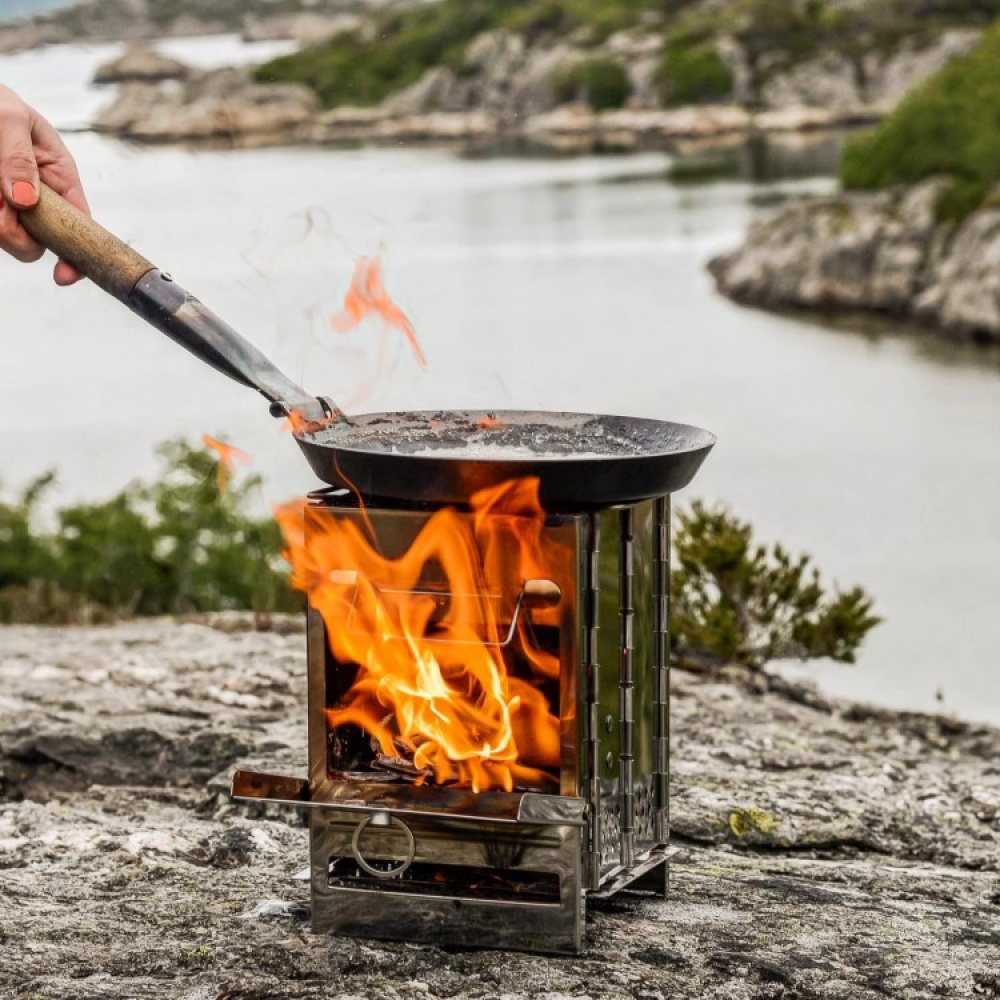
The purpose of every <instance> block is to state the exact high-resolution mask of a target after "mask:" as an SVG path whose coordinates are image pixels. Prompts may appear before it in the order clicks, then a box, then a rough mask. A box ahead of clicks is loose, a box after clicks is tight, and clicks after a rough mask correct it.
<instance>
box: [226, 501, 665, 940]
mask: <svg viewBox="0 0 1000 1000" xmlns="http://www.w3.org/2000/svg"><path fill="white" fill-rule="evenodd" d="M366 516H367V518H369V519H370V523H371V525H372V527H373V528H374V530H375V533H376V535H377V537H378V539H379V542H380V545H381V547H382V549H383V552H384V553H385V554H386V555H387V556H389V557H391V558H396V557H398V556H399V555H401V554H402V553H403V552H404V551H405V550H406V549H407V548H408V547H409V545H410V544H411V543H412V542H413V540H414V538H416V536H417V535H418V533H419V532H420V530H421V528H422V527H423V525H424V524H425V523H426V521H427V519H428V518H429V517H430V516H431V511H429V510H428V509H427V508H426V507H409V508H408V507H406V506H402V505H399V504H385V505H377V506H374V507H371V508H369V509H368V510H367V511H366V512H362V511H361V510H360V508H359V506H358V504H357V503H356V501H355V500H354V498H353V496H352V495H351V494H350V493H348V492H347V491H343V490H341V491H335V490H328V491H324V492H321V493H316V494H313V496H312V497H311V502H310V506H309V509H308V511H307V514H306V530H307V533H308V532H309V530H310V528H309V525H310V524H311V525H312V526H313V529H314V530H316V529H318V528H319V527H320V526H321V525H322V523H323V520H324V519H326V518H339V519H344V518H346V519H351V520H355V521H358V522H360V519H362V518H364V517H366ZM544 533H545V536H546V538H547V540H549V541H551V542H553V543H554V544H557V545H560V546H563V547H565V548H567V549H568V550H569V551H570V552H571V554H572V558H571V559H569V560H567V565H568V567H569V568H568V570H565V571H564V572H565V573H566V576H567V577H568V578H567V579H560V580H552V579H539V580H525V581H524V583H523V586H522V588H521V591H520V593H519V594H518V595H517V596H516V598H515V599H513V600H512V601H510V602H508V603H509V607H507V608H501V609H500V610H499V612H498V614H499V616H500V617H501V619H502V620H503V622H504V626H505V627H504V630H503V634H502V636H501V639H500V641H499V643H498V645H500V646H502V647H504V648H503V649H502V650H500V651H498V653H499V654H500V655H503V656H504V659H505V660H506V661H507V663H508V664H509V665H510V669H511V671H512V674H517V673H518V672H519V671H520V672H522V673H523V672H524V671H525V669H526V668H525V667H524V665H523V662H522V660H523V657H521V656H520V652H519V651H518V649H517V648H516V647H517V643H518V636H519V635H521V634H525V632H524V630H525V629H528V630H530V633H531V635H532V637H533V641H536V642H539V643H541V644H542V645H544V646H546V648H547V649H548V650H549V651H550V652H553V653H555V654H556V655H557V656H558V664H559V668H558V678H554V679H549V680H547V681H545V682H544V683H542V684H541V687H542V688H543V691H544V694H545V696H546V699H547V701H548V704H549V705H550V706H551V707H552V709H553V711H554V712H556V713H557V714H558V720H559V754H558V765H557V766H556V767H554V768H549V773H548V774H547V775H545V776H544V777H545V780H544V781H542V782H541V783H540V784H539V787H527V788H521V787H515V788H514V790H513V791H510V792H506V791H502V790H497V789H491V790H488V791H483V792H479V793H476V792H473V791H472V790H471V789H469V788H467V787H466V788H462V787H453V786H444V787H442V786H437V785H435V784H434V783H433V782H432V781H430V780H427V776H426V775H425V774H420V773H418V770H417V769H416V768H415V767H414V766H413V765H412V763H410V762H408V761H406V760H404V759H391V758H387V757H386V755H385V754H383V753H380V752H379V747H378V745H377V743H376V741H375V740H373V739H372V738H371V737H370V735H369V734H368V733H365V732H364V731H363V730H362V729H361V728H360V727H358V726H355V725H350V724H348V725H331V723H330V719H329V713H328V710H330V709H331V708H335V707H336V706H337V705H338V704H339V703H340V700H341V699H342V697H343V695H344V693H345V692H346V691H347V690H348V689H349V688H350V686H351V685H352V684H353V682H354V679H355V677H356V675H357V671H358V666H357V664H349V663H341V662H338V660H337V659H336V657H335V655H334V654H333V652H332V651H331V645H330V643H329V641H328V635H327V626H326V625H325V624H324V621H323V618H322V617H321V616H320V615H319V614H318V613H317V612H316V611H315V610H313V609H310V610H309V611H308V670H309V779H308V781H303V780H299V779H294V778H286V777H278V776H273V775H266V774H256V773H251V772H238V773H237V774H236V775H235V777H234V780H233V796H234V798H236V799H240V800H244V801H261V800H267V801H274V802H287V803H294V804H295V805H298V806H306V807H308V808H309V809H310V834H311V860H312V864H311V870H312V875H311V879H312V925H313V928H314V930H316V931H333V932H336V933H340V934H347V935H352V936H359V937H370V938H384V939H397V940H410V941H426V942H433V943H439V944H454V945H469V946H477V947H488V948H514V949H520V950H527V951H540V952H555V953H559V952H562V953H570V954H575V953H579V952H580V951H581V950H582V947H583V926H584V909H585V905H586V899H587V898H588V897H590V898H601V897H607V896H610V895H613V894H614V893H617V892H619V891H621V890H624V889H628V890H638V891H643V892H648V893H654V894H656V895H660V896H663V895H665V893H666V889H667V878H668V856H669V851H668V842H669V834H670V820H669V795H668V791H669V773H670V751H669V745H670V744H669V735H670V723H669V699H670V685H669V658H668V617H669V597H668V594H669V587H668V584H669V578H670V567H669V559H670V497H669V496H664V497H660V498H657V499H654V500H650V501H646V502H643V503H639V504H635V505H631V506H626V507H621V508H615V509H604V510H598V511H583V512H561V513H557V514H550V515H548V516H547V517H546V520H545V525H544ZM343 572H344V573H345V574H347V577H345V579H349V574H350V573H351V572H352V568H351V567H344V570H343ZM421 590H422V596H425V597H426V596H427V595H431V596H433V597H434V598H435V599H437V600H438V601H440V602H441V603H442V604H445V603H447V601H448V595H447V594H446V593H442V592H441V590H440V581H435V580H424V581H422V582H421ZM491 599H494V600H496V599H497V598H496V595H493V596H492V597H491ZM344 627H347V628H350V627H352V624H351V622H350V620H349V619H348V620H346V621H345V623H344Z"/></svg>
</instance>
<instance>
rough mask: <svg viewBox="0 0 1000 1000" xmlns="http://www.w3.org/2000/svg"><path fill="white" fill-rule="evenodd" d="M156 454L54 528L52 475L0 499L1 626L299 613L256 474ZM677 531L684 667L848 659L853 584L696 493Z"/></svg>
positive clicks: (678, 639)
mask: <svg viewBox="0 0 1000 1000" xmlns="http://www.w3.org/2000/svg"><path fill="white" fill-rule="evenodd" d="M160 455H161V457H162V459H163V473H162V475H161V476H160V477H159V478H158V479H157V480H156V481H155V482H154V483H153V484H152V485H143V484H139V483H136V484H133V485H131V486H129V487H128V488H126V489H125V490H123V491H122V492H121V493H119V494H118V495H117V496H115V497H112V498H111V499H110V500H108V501H107V502H105V503H97V504H78V505H75V506H73V507H69V508H67V509H65V510H62V511H60V512H59V513H58V515H57V525H58V527H57V530H56V531H54V532H46V531H43V530H40V528H39V526H38V522H39V520H40V518H39V511H38V507H39V503H40V501H41V499H42V498H43V497H44V494H45V491H46V490H47V489H48V488H49V487H50V486H51V484H52V482H53V477H52V476H51V475H47V476H44V477H42V478H41V479H39V480H37V481H36V482H35V483H33V484H31V486H29V487H28V489H27V490H26V491H25V492H24V493H23V494H22V496H21V497H19V498H18V500H17V501H16V502H15V503H13V504H0V623H10V622H41V623H47V624H55V623H67V622H69V623H73V622H95V621H110V620H113V619H115V618H120V617H130V616H133V615H161V614H176V613H188V612H205V611H217V610H226V609H252V610H257V611H294V610H297V609H298V608H300V606H301V605H300V597H299V595H297V594H295V593H293V592H292V591H291V590H290V589H289V587H288V568H287V566H286V565H285V563H284V562H283V560H282V559H281V557H280V553H281V550H282V539H281V532H280V529H279V528H278V525H277V523H276V522H275V521H274V520H273V519H271V518H270V517H267V518H263V519H257V518H255V517H253V516H251V515H250V514H248V513H247V512H246V507H247V505H248V502H249V500H250V497H251V494H252V492H253V491H254V490H255V489H257V488H258V486H259V482H258V480H257V479H256V477H253V476H250V477H246V478H245V479H244V480H243V481H242V482H240V483H239V484H235V485H234V484H231V485H230V486H229V487H228V488H227V489H226V490H225V491H223V492H220V490H219V485H218V478H217V477H218V461H217V459H216V457H215V456H214V454H212V453H209V452H207V451H202V450H198V449H194V448H191V447H189V446H188V445H186V444H184V443H183V442H178V441H174V442H171V443H169V444H167V445H165V446H163V447H162V448H161V449H160ZM678 528H679V530H678V531H677V532H676V535H675V539H674V551H675V554H676V558H675V564H674V572H673V577H672V588H673V597H674V599H673V606H674V613H673V621H672V626H671V637H672V645H673V653H674V657H675V659H676V660H678V661H679V662H680V663H682V664H684V665H688V666H701V667H704V666H712V665H721V664H725V663H732V662H737V663H743V664H746V665H748V666H751V667H759V666H761V665H762V664H763V663H765V662H767V661H768V660H770V659H774V658H776V657H789V656H797V657H802V658H810V657H820V656H828V657H831V658H833V659H835V660H840V661H843V662H853V659H854V654H855V652H856V650H857V648H858V646H859V645H860V643H861V641H862V640H863V638H864V637H865V635H867V633H868V632H869V631H870V630H871V629H872V628H873V627H874V626H875V625H876V623H877V622H878V619H877V618H876V617H875V616H874V615H873V614H872V601H871V599H870V598H869V597H868V596H867V595H866V594H865V593H864V591H862V590H861V589H860V588H857V587H856V588H854V589H852V590H849V591H847V592H846V593H838V594H835V595H833V596H832V597H831V596H827V594H826V593H825V592H824V589H823V587H822V586H821V584H820V581H819V575H818V573H817V572H816V571H815V570H814V569H812V568H811V566H810V560H809V558H808V557H807V556H801V557H799V558H797V559H793V558H792V557H790V556H789V555H788V554H787V553H786V552H785V550H784V549H783V548H781V546H777V545H776V546H774V547H772V548H771V549H767V548H766V547H764V546H761V545H755V544H754V542H753V533H752V529H751V528H750V526H749V525H748V524H746V523H745V522H742V521H740V520H738V519H737V518H735V517H733V516H732V515H730V514H728V513H726V512H725V511H720V510H710V509H708V508H706V507H705V506H703V505H702V504H699V503H697V502H696V503H695V504H694V505H693V506H692V507H691V509H690V511H688V512H686V513H681V514H680V516H679V524H678Z"/></svg>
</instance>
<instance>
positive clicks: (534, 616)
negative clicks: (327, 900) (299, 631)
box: [275, 479, 575, 791]
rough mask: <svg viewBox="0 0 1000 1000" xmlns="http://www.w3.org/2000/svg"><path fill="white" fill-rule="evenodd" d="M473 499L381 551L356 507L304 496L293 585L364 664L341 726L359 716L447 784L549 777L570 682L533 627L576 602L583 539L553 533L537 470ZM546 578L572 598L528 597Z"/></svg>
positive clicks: (343, 657) (526, 782) (546, 781)
mask: <svg viewBox="0 0 1000 1000" xmlns="http://www.w3.org/2000/svg"><path fill="white" fill-rule="evenodd" d="M471 508H472V509H471V513H470V512H461V511H457V510H454V509H450V508H445V509H441V510H438V511H436V512H435V513H433V514H431V515H430V516H429V517H428V519H427V521H426V522H425V523H424V524H423V526H422V528H421V529H420V531H419V533H418V535H417V537H416V538H415V540H414V541H413V543H412V545H411V546H410V547H409V549H408V550H407V551H406V552H404V553H403V554H402V555H401V556H399V557H398V558H388V557H386V556H384V555H382V554H380V553H379V552H377V551H375V549H374V547H373V546H372V545H371V544H370V543H369V541H368V539H367V538H366V536H365V534H364V532H363V529H362V526H361V523H360V522H359V520H358V518H357V517H352V516H351V515H350V514H347V513H344V512H337V513H334V512H330V511H327V510H322V509H320V510H317V509H315V508H306V507H304V505H302V504H301V503H299V504H292V505H287V506H285V507H281V508H279V509H277V510H276V512H275V513H276V516H277V518H278V521H279V523H280V525H281V528H282V531H283V532H284V537H285V543H286V552H285V556H286V558H287V559H288V561H289V562H290V563H291V565H292V570H293V574H292V582H293V586H295V587H297V588H298V589H300V590H303V591H305V592H306V593H307V594H308V595H309V601H310V604H311V605H312V607H313V608H315V609H316V610H317V611H318V612H319V613H320V614H321V615H322V617H323V619H324V621H325V623H326V626H327V634H328V637H329V644H330V649H331V651H332V653H333V655H334V657H335V658H336V660H337V662H338V663H340V664H344V665H345V669H350V665H356V668H357V676H356V679H355V680H354V683H353V685H352V686H351V687H350V689H349V690H348V691H347V693H346V694H345V695H344V697H343V698H342V699H341V700H340V702H339V704H337V705H336V706H334V707H329V708H328V709H327V720H328V723H329V725H330V726H331V727H339V726H343V725H346V724H353V725H357V726H360V727H361V728H362V729H363V730H364V731H365V732H367V733H368V734H369V736H371V737H372V738H373V739H374V740H375V741H376V742H377V744H378V746H379V747H380V749H381V752H382V754H384V755H385V756H387V757H393V758H399V757H400V756H401V755H403V756H404V757H405V758H407V759H409V760H412V765H413V767H414V768H415V769H416V770H417V771H426V772H429V773H430V775H431V776H432V779H431V780H433V781H435V782H437V783H438V784H449V783H458V784H461V785H464V786H469V787H471V788H472V789H473V790H474V791H483V790H485V789H488V788H496V787H499V788H504V789H506V790H507V791H511V790H512V789H513V788H514V787H515V785H518V786H521V787H532V788H544V787H549V786H551V785H552V784H553V783H554V782H556V781H557V780H558V778H557V776H558V773H559V764H560V758H559V754H560V747H559V719H558V712H559V706H558V704H555V705H553V704H552V703H550V699H549V696H547V695H546V694H545V693H544V692H543V687H547V689H548V690H549V692H551V691H552V690H553V688H555V689H556V690H558V684H556V685H553V684H552V681H553V680H555V681H558V679H559V656H558V652H551V651H550V650H544V649H542V648H541V647H540V645H539V643H538V642H537V641H536V640H535V638H534V635H535V631H536V628H537V627H538V626H540V625H543V624H548V625H550V624H555V625H557V626H558V625H559V624H560V621H561V620H562V619H561V618H560V616H561V615H564V614H566V613H568V612H567V608H568V607H569V605H571V604H572V601H573V600H574V599H575V598H573V597H572V596H570V595H571V594H572V593H573V588H572V585H571V581H572V579H573V577H572V567H573V563H572V554H571V549H570V546H569V545H568V544H566V542H565V540H562V541H560V540H559V539H557V538H555V537H553V536H552V535H551V533H547V532H546V530H545V514H544V512H543V511H542V508H541V506H540V505H539V502H538V481H537V480H534V479H531V480H518V481H513V482H510V483H505V484H503V485H501V486H498V487H494V488H490V489H487V490H483V491H482V492H480V493H478V494H476V495H475V496H474V497H473V498H472V501H471ZM540 579H545V580H554V581H555V582H556V583H557V584H558V586H556V587H554V588H553V587H551V585H550V593H551V592H554V593H555V594H556V598H555V601H556V602H560V603H559V604H558V606H556V605H555V604H554V603H553V602H552V601H550V602H549V604H548V606H546V607H540V608H537V609H534V608H532V609H528V608H527V607H522V605H523V604H524V603H525V598H524V597H523V593H524V591H525V581H529V580H536V581H537V580H540ZM560 591H561V592H560ZM519 595H520V596H521V601H520V603H519V601H518V598H519ZM561 595H566V596H565V597H562V596H561ZM515 608H517V609H519V614H518V617H517V624H516V626H514V627H513V629H512V626H511V624H510V623H511V621H512V619H513V616H514V614H515V613H516V612H515ZM511 631H513V632H514V634H515V635H516V641H514V642H511V643H509V644H508V643H507V641H506V640H507V638H508V633H510V632H511ZM555 698H556V701H557V700H558V695H556V696H555Z"/></svg>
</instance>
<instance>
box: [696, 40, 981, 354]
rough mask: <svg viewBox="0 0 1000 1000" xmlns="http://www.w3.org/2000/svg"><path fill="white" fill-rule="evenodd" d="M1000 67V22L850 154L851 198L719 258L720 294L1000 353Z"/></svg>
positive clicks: (769, 229) (801, 215) (808, 208)
mask: <svg viewBox="0 0 1000 1000" xmlns="http://www.w3.org/2000/svg"><path fill="white" fill-rule="evenodd" d="M998 65H1000V25H997V26H996V27H994V28H993V29H991V30H990V32H989V33H988V34H987V35H986V37H985V38H984V39H983V41H982V42H981V43H980V44H979V45H978V46H977V47H976V48H975V49H974V50H972V51H971V52H969V53H968V54H967V55H965V56H963V57H961V58H958V59H956V60H955V61H954V62H952V63H950V64H949V65H948V66H946V67H945V68H943V69H942V70H941V71H940V72H939V73H938V74H937V75H935V76H934V77H932V78H931V79H929V80H928V81H926V83H924V84H923V85H922V86H921V87H918V88H917V89H916V90H914V91H913V92H912V93H911V94H910V95H909V96H908V97H907V98H906V99H905V100H904V101H903V103H902V104H901V105H900V107H899V108H898V109H897V110H896V111H894V112H893V113H892V114H891V115H890V116H889V117H888V118H887V119H886V120H885V121H884V122H883V123H882V124H881V125H880V126H879V127H878V128H877V129H875V130H874V131H873V132H872V133H870V134H868V135H863V136H859V137H857V138H856V139H854V140H853V141H852V142H850V143H848V145H847V148H846V150H845V154H844V161H843V165H842V168H841V178H842V180H843V186H844V189H845V190H844V191H843V192H842V193H841V194H839V195H836V196H833V197H828V198H818V199H814V198H809V199H804V200H800V201H796V202H794V203H792V204H789V205H786V206H784V207H782V208H781V209H779V210H778V211H776V212H774V213H771V214H770V215H768V216H766V217H764V218H762V219H761V220H760V221H758V222H757V223H756V224H755V225H753V226H752V228H751V230H750V233H749V235H748V237H747V239H746V241H745V242H744V244H743V245H742V246H741V247H739V248H738V249H736V250H735V251H733V252H732V253H728V254H725V255H723V256H720V257H718V258H716V259H715V260H714V261H712V263H711V264H710V270H711V272H712V274H713V275H714V276H715V279H716V282H717V284H718V287H719V289H720V290H721V291H722V292H723V293H724V294H726V295H729V296H731V297H732V298H734V299H737V300H738V301H741V302H746V303H750V304H754V305H761V306H765V307H768V306H769V307H796V308H807V309H813V310H827V311H830V310H866V311H869V312H874V313H878V314H883V315H889V316H894V317H903V318H905V319H913V320H916V321H918V322H921V323H924V324H926V325H928V326H930V327H931V328H932V329H934V330H935V331H937V332H938V333H940V334H942V335H943V336H945V337H948V338H952V339H959V340H969V341H973V342H976V343H984V344H992V343H998V342H1000V129H998V128H997V125H996V123H997V122H998V121H1000V118H998V115H1000V77H998V75H997V71H996V67H997V66H998Z"/></svg>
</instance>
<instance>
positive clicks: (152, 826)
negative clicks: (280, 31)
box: [0, 616, 1000, 1000]
mask: <svg viewBox="0 0 1000 1000" xmlns="http://www.w3.org/2000/svg"><path fill="white" fill-rule="evenodd" d="M247 624H248V622H247V620H246V619H244V618H241V617H240V616H229V617H222V618H214V619H210V620H207V621H205V622H203V623H200V624H195V623H181V622H175V621H166V620H156V621H144V622H135V623H131V624H124V625H120V626H116V627H107V628H92V629H62V628H59V629H43V628H20V627H18V628H6V629H0V679H2V683H0V869H2V874H0V883H2V887H3V888H2V891H3V898H4V906H3V907H2V909H0V914H2V915H0V937H2V941H3V948H2V949H0V994H2V995H3V996H5V997H7V996H9V997H12V998H17V997H21V998H29V997H31V998H40V997H45V998H47V1000H70V998H72V1000H97V998H100V1000H125V998H131V997H136V996H143V997H148V998H151V1000H155V998H160V997H162V998H167V997H169V998H171V1000H222V998H228V1000H263V998H264V997H268V998H277V997H281V998H306V997H316V998H319V997H324V998H333V997H337V998H344V1000H346V998H348V997H376V996H377V997H388V998H396V997H406V998H407V1000H412V998H413V997H414V996H417V997H421V998H426V1000H436V998H445V997H456V998H457V997H470V998H471V997H476V998H485V997H506V998H508V1000H520V998H528V997H537V998H540V1000H541V998H547V1000H555V998H565V997H573V998H577V1000H584V998H592V1000H596V998H608V1000H611V998H614V1000H618V998H632V1000H640V998H641V1000H663V998H665V997H671V998H688V997H690V998H695V997H697V998H717V1000H723V998H725V1000H793V998H794V1000H813V998H815V1000H820V998H823V1000H869V998H870V1000H875V998H882V1000H884V998H886V997H899V998H903V997H905V998H907V1000H921V998H928V1000H930V998H938V997H969V998H972V997H982V998H987V1000H989V998H991V997H994V998H995V997H997V996H1000V978H998V971H1000V970H998V968H997V961H996V958H997V955H998V953H1000V874H998V869H1000V850H998V848H1000V770H998V769H997V766H996V761H997V759H998V758H1000V731H997V730H995V729H991V728H989V727H985V726H976V725H970V724H965V723H962V722H958V721H956V720H953V719H947V718H939V717H932V716H922V715H913V714H898V713H893V712H888V711H881V710H874V709H868V708H865V707H863V706H856V705H850V704H847V703H843V702H832V701H831V702H828V701H826V700H825V699H823V698H821V697H819V696H816V695H815V694H810V693H809V692H808V691H803V690H800V689H795V688H791V689H789V688H787V686H785V685H781V684H779V683H777V682H773V681H768V680H766V679H765V678H758V679H756V681H754V682H753V683H751V682H749V681H748V680H747V678H746V677H745V676H744V675H741V674H732V675H728V674H726V673H725V672H723V674H721V675H718V676H716V677H713V678H704V677H698V676H693V675H688V674H680V673H675V678H674V694H675V699H674V709H673V730H674V747H673V767H674V783H673V795H672V824H673V830H674V836H675V843H676V844H677V845H679V846H680V847H681V848H682V853H681V855H680V857H679V858H678V860H677V862H676V864H675V866H674V869H673V874H672V883H671V896H670V898H669V899H668V900H667V901H652V900H643V899H641V898H638V897H635V898H630V899H622V900H618V901H616V902H614V903H611V904H606V905H605V906H604V907H602V908H597V907H593V908H592V912H591V915H590V917H589V919H588V927H587V938H588V952H587V955H586V956H584V957H583V958H582V959H575V960H571V961H567V960H565V959H554V958H544V957H538V956H527V955H521V954H511V953H486V952H461V951H457V952H445V951H442V950H439V949H436V948H433V947H423V946H410V945H402V944H400V945H392V944H379V943H373V942H363V941H352V940H347V939H335V938H328V937H322V936H315V935H313V934H311V933H310V932H309V930H308V925H307V915H308V887H307V884H306V883H304V882H303V881H301V880H298V879H297V878H296V874H297V873H298V872H299V871H301V869H302V868H303V867H304V866H305V864H306V857H307V845H306V837H305V831H304V830H303V829H302V825H301V819H300V818H299V817H296V816H294V815H291V814H289V813H287V812H285V811H270V810H269V811H265V812H263V813H262V812H259V811H258V812H252V811H249V810H248V809H246V808H243V807H239V806H235V805H233V804H232V803H230V802H229V801H228V797H227V794H226V788H227V783H228V775H229V774H230V773H231V771H232V770H233V769H234V768H235V767H237V766H244V765H246V764H250V765H251V766H263V767H266V768H273V769H276V770H282V769H289V768H295V769H300V768H301V767H302V766H303V765H304V763H305V724H304V719H305V656H304V637H303V636H302V635H301V634H299V633H298V631H297V630H298V628H299V623H298V622H297V621H295V620H279V622H278V624H282V625H284V626H286V627H284V628H282V629H281V630H279V631H274V630H272V631H268V632H251V631H244V630H243V628H244V627H245V626H246V625H247Z"/></svg>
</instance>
